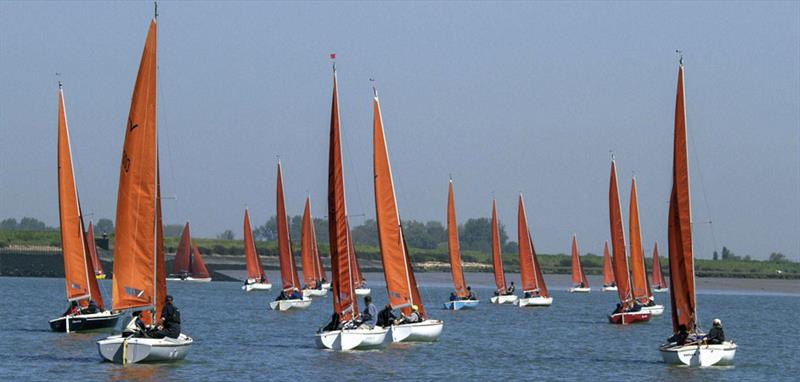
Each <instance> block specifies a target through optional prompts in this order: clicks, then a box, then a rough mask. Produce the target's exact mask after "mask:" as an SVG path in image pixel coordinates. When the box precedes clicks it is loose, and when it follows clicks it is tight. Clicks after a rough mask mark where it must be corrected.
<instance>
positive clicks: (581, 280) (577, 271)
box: [572, 235, 589, 288]
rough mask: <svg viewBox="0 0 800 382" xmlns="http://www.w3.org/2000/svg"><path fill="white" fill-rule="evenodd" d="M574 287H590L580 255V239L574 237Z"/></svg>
mask: <svg viewBox="0 0 800 382" xmlns="http://www.w3.org/2000/svg"><path fill="white" fill-rule="evenodd" d="M572 286H580V287H582V288H588V287H589V281H588V280H586V275H585V274H584V273H583V267H582V266H581V258H580V255H579V254H578V239H577V238H576V237H575V235H572Z"/></svg>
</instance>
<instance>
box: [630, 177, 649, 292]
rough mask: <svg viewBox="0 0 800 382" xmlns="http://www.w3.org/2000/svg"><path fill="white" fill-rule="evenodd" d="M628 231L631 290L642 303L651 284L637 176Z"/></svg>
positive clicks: (633, 182)
mask: <svg viewBox="0 0 800 382" xmlns="http://www.w3.org/2000/svg"><path fill="white" fill-rule="evenodd" d="M628 231H629V235H630V238H629V239H630V243H631V246H630V248H631V253H630V258H631V259H630V267H631V290H632V296H633V298H634V299H636V300H637V301H639V302H640V303H642V304H647V303H648V302H649V297H650V294H649V293H648V290H649V289H650V286H649V285H648V283H647V269H646V268H645V265H644V251H643V250H642V231H641V229H640V226H639V198H638V196H637V192H636V178H635V177H634V178H633V179H631V199H630V206H629V208H628Z"/></svg>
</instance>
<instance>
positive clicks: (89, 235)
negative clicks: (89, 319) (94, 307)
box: [86, 220, 106, 302]
mask: <svg viewBox="0 0 800 382" xmlns="http://www.w3.org/2000/svg"><path fill="white" fill-rule="evenodd" d="M86 244H87V246H86V248H87V249H88V250H89V255H90V256H91V259H92V268H94V274H95V276H97V277H101V276H102V277H105V275H106V272H105V271H103V263H101V262H100V258H98V257H97V246H96V245H95V243H94V226H93V225H92V221H91V220H89V228H88V229H87V230H86ZM102 277H101V278H102ZM95 302H96V301H95Z"/></svg>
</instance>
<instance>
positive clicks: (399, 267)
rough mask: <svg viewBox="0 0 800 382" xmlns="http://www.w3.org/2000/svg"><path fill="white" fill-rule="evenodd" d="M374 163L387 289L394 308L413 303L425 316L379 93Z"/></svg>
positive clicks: (407, 307) (375, 110) (407, 308)
mask: <svg viewBox="0 0 800 382" xmlns="http://www.w3.org/2000/svg"><path fill="white" fill-rule="evenodd" d="M373 116H374V117H373V124H372V125H373V140H372V148H373V166H374V177H375V216H376V218H377V222H378V239H379V242H380V247H381V259H382V261H383V274H384V277H385V279H386V291H387V295H388V297H389V303H390V304H391V305H392V308H395V309H397V308H400V309H401V310H402V312H403V314H406V315H407V314H410V313H411V306H412V305H417V306H418V307H419V314H420V316H422V317H423V318H424V317H425V310H424V308H423V305H422V301H421V300H420V299H419V291H418V290H417V284H416V282H415V280H414V272H413V270H412V269H411V259H410V258H409V256H408V251H407V248H406V245H405V240H404V238H403V230H402V227H401V226H400V216H399V215H398V211H397V200H396V199H395V194H394V181H393V180H392V169H391V166H390V164H389V152H388V149H387V146H386V139H385V137H384V132H383V120H382V118H381V110H380V104H379V102H378V97H377V95H376V96H375V97H374V99H373Z"/></svg>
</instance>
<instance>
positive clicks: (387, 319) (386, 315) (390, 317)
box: [377, 304, 397, 328]
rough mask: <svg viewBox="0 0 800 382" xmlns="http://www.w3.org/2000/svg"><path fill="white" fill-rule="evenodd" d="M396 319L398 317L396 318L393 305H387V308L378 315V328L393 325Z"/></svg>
mask: <svg viewBox="0 0 800 382" xmlns="http://www.w3.org/2000/svg"><path fill="white" fill-rule="evenodd" d="M396 318H397V316H395V315H394V312H392V305H391V304H386V306H384V307H383V310H381V311H380V312H379V313H378V322H377V326H380V327H382V328H385V327H387V326H389V325H391V324H392V322H393V321H394V320H395V319H396Z"/></svg>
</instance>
